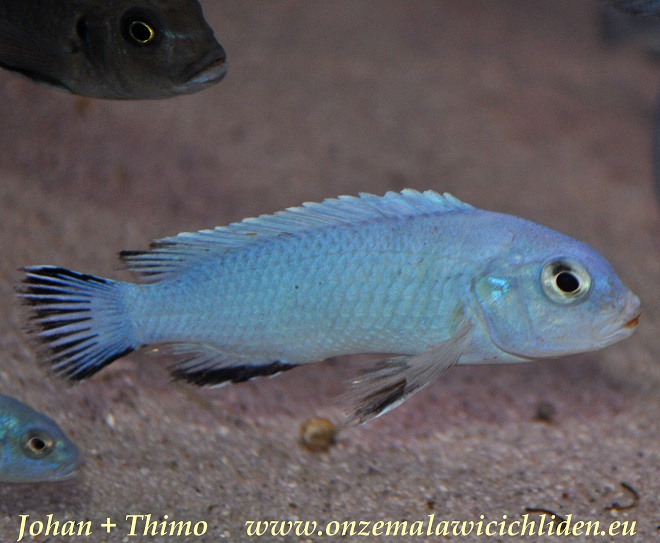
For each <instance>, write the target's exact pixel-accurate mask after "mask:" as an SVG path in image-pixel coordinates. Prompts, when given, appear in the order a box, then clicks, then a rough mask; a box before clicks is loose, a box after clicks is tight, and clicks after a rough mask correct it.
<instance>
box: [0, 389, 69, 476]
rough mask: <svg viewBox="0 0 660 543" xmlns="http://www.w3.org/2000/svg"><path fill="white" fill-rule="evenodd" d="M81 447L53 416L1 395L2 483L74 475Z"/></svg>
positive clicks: (0, 441) (0, 460) (0, 468)
mask: <svg viewBox="0 0 660 543" xmlns="http://www.w3.org/2000/svg"><path fill="white" fill-rule="evenodd" d="M79 464H80V453H79V452H78V448H77V447H76V446H75V445H74V444H73V443H72V442H71V441H70V440H69V438H68V437H66V436H65V435H64V433H63V432H62V430H60V428H59V426H58V425H57V424H56V423H55V421H54V420H53V419H51V418H50V417H47V416H46V415H44V414H43V413H39V412H38V411H35V410H34V409H32V408H31V407H28V406H27V405H25V404H23V403H21V402H19V401H18V400H14V399H13V398H10V397H8V396H4V395H2V394H0V483H40V482H49V481H61V480H63V479H68V478H70V477H73V475H74V474H75V472H76V469H77V468H78V466H79Z"/></svg>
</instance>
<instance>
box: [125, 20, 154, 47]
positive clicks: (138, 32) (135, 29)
mask: <svg viewBox="0 0 660 543" xmlns="http://www.w3.org/2000/svg"><path fill="white" fill-rule="evenodd" d="M128 34H129V36H130V37H131V38H133V40H135V41H136V42H138V43H141V44H147V43H149V42H150V41H152V40H153V39H154V38H155V37H156V32H155V30H154V29H153V28H151V26H149V25H148V24H147V23H145V22H144V21H133V22H132V23H131V24H130V26H129V27H128Z"/></svg>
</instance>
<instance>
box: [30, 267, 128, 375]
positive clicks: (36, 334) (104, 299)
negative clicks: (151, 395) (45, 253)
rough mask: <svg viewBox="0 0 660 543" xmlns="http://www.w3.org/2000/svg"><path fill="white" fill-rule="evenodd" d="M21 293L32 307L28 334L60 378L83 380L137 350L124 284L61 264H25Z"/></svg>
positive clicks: (42, 357)
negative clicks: (126, 308) (83, 272)
mask: <svg viewBox="0 0 660 543" xmlns="http://www.w3.org/2000/svg"><path fill="white" fill-rule="evenodd" d="M23 271H25V274H26V277H25V279H24V280H23V285H22V287H20V288H19V289H18V296H19V297H20V298H22V299H23V303H24V304H25V305H26V306H28V307H29V311H30V316H29V324H28V334H29V335H30V336H31V337H32V338H33V339H34V340H35V342H36V343H37V344H38V350H39V354H40V358H41V359H42V360H43V361H44V362H45V363H46V364H47V365H49V366H50V367H51V369H52V370H53V372H54V373H55V375H56V376H58V377H63V378H66V379H71V380H81V379H85V378H87V377H90V376H92V375H94V374H95V373H96V372H97V371H99V370H100V369H101V368H103V367H104V366H107V365H108V364H110V362H112V361H113V360H116V359H117V358H121V357H122V356H124V355H126V354H128V353H130V352H131V351H133V350H135V349H136V348H137V347H139V345H138V344H137V342H136V341H135V339H134V335H133V333H132V331H131V328H130V324H129V322H128V321H127V318H126V315H125V311H124V308H123V305H124V302H123V296H122V287H124V286H125V284H124V283H120V282H117V281H111V280H109V279H101V278H99V277H94V276H93V275H85V274H82V273H78V272H74V271H71V270H67V269H65V268H57V267H54V266H33V267H28V268H23Z"/></svg>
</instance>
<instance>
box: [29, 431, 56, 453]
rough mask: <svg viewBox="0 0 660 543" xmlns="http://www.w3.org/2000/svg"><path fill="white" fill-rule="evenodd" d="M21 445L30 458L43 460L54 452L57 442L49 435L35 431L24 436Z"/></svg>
mask: <svg viewBox="0 0 660 543" xmlns="http://www.w3.org/2000/svg"><path fill="white" fill-rule="evenodd" d="M21 445H22V447H23V450H24V451H25V452H26V453H27V455H28V456H31V457H32V458H43V457H44V456H47V455H49V454H50V453H51V452H52V450H53V447H54V445H55V442H54V441H53V438H52V437H50V436H49V435H48V434H47V433H45V432H43V431H41V430H33V431H29V432H26V433H25V434H24V435H23V437H22V439H21Z"/></svg>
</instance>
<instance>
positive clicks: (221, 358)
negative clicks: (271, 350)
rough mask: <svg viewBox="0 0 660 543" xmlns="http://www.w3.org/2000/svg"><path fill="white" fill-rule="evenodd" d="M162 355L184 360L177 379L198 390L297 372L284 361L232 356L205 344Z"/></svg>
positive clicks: (172, 347)
mask: <svg viewBox="0 0 660 543" xmlns="http://www.w3.org/2000/svg"><path fill="white" fill-rule="evenodd" d="M158 352H159V353H160V352H165V353H166V354H171V355H174V356H176V357H179V358H181V360H180V361H179V362H177V363H176V364H175V365H174V366H173V367H172V368H171V373H172V376H173V377H174V378H175V379H181V380H183V381H187V382H188V383H192V384H194V385H198V386H209V387H220V386H224V385H226V384H229V383H242V382H244V381H249V380H251V379H256V378H257V377H268V376H272V375H275V374H277V373H280V372H282V371H286V370H290V369H293V368H295V367H296V366H297V364H289V363H287V362H285V361H282V360H264V361H261V360H255V359H254V358H252V357H249V356H247V355H245V354H228V353H225V352H223V351H221V350H219V349H217V348H216V347H214V346H213V345H208V344H203V343H171V344H167V345H165V346H164V347H163V348H161V347H159V348H158Z"/></svg>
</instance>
